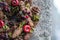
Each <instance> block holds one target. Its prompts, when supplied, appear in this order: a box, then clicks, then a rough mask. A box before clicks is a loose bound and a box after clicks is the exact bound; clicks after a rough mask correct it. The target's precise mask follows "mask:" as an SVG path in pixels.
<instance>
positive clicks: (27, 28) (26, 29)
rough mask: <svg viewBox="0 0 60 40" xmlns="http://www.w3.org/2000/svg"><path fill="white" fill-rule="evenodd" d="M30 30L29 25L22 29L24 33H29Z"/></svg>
mask: <svg viewBox="0 0 60 40" xmlns="http://www.w3.org/2000/svg"><path fill="white" fill-rule="evenodd" d="M30 29H31V27H30V25H25V26H24V27H23V30H24V32H30Z"/></svg>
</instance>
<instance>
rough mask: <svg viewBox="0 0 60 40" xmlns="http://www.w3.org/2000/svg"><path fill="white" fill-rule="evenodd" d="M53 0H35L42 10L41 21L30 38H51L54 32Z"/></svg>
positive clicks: (42, 39)
mask: <svg viewBox="0 0 60 40" xmlns="http://www.w3.org/2000/svg"><path fill="white" fill-rule="evenodd" d="M52 2H53V1H52V0H33V5H35V6H38V7H39V8H40V9H41V11H40V14H41V15H40V21H39V23H38V24H37V27H36V28H35V31H34V33H33V35H32V37H31V38H30V40H51V36H52V35H51V34H52V23H53V22H52V20H53V17H52V14H53V12H52V11H53V10H52V9H53V7H52V5H53V4H52Z"/></svg>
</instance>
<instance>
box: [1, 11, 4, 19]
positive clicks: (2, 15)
mask: <svg viewBox="0 0 60 40" xmlns="http://www.w3.org/2000/svg"><path fill="white" fill-rule="evenodd" d="M3 18H4V14H3V12H2V11H0V19H3Z"/></svg>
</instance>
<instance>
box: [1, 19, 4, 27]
mask: <svg viewBox="0 0 60 40" xmlns="http://www.w3.org/2000/svg"><path fill="white" fill-rule="evenodd" d="M3 26H4V22H3V21H2V20H0V28H2V27H3Z"/></svg>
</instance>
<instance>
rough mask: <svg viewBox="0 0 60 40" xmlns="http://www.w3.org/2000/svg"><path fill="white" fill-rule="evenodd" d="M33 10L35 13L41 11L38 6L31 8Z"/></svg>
mask: <svg viewBox="0 0 60 40" xmlns="http://www.w3.org/2000/svg"><path fill="white" fill-rule="evenodd" d="M31 12H32V13H35V14H37V13H39V9H38V7H32V8H31Z"/></svg>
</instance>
